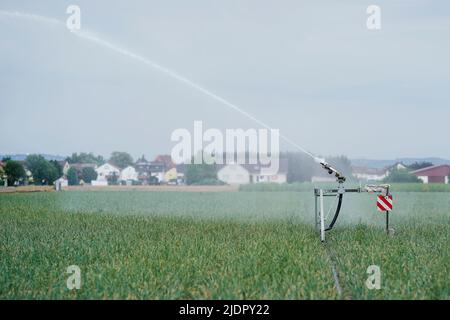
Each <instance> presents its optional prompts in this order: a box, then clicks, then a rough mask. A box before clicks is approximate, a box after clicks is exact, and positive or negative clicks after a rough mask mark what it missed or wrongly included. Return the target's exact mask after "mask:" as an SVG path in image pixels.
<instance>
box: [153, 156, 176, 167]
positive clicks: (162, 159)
mask: <svg viewBox="0 0 450 320" xmlns="http://www.w3.org/2000/svg"><path fill="white" fill-rule="evenodd" d="M153 162H156V163H164V168H165V170H166V171H168V170H170V169H172V168H175V163H173V161H172V157H171V156H170V155H168V154H163V155H158V156H156V158H155V160H153Z"/></svg>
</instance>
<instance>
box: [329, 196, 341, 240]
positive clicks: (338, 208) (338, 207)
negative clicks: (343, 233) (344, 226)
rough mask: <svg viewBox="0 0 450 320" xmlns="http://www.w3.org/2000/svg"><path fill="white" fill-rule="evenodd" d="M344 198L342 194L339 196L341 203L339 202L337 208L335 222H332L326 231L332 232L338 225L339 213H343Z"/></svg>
mask: <svg viewBox="0 0 450 320" xmlns="http://www.w3.org/2000/svg"><path fill="white" fill-rule="evenodd" d="M343 197H344V195H343V194H342V193H341V194H340V195H339V202H338V205H337V208H336V213H335V214H334V218H333V221H331V224H330V226H329V227H328V229H326V230H325V231H330V230H331V229H333V227H334V225H335V224H336V221H337V218H338V217H339V213H340V212H341V206H342V198H343Z"/></svg>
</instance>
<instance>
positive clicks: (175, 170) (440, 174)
mask: <svg viewBox="0 0 450 320" xmlns="http://www.w3.org/2000/svg"><path fill="white" fill-rule="evenodd" d="M0 157H1V158H0V159H1V161H0V186H1V188H7V187H17V186H23V185H53V186H55V187H56V188H57V189H58V188H62V187H67V186H83V185H90V186H92V187H96V186H103V187H104V186H111V185H124V186H139V185H144V186H145V185H245V184H259V183H274V184H286V183H297V182H312V183H317V182H332V181H334V178H333V177H332V176H328V175H326V173H324V172H323V170H320V168H319V167H318V166H317V165H316V164H315V163H314V162H313V161H312V160H311V159H309V158H308V157H306V156H304V155H302V154H300V153H291V152H285V153H281V155H280V161H279V170H278V172H277V173H275V174H273V173H267V170H263V169H264V168H265V166H264V165H261V164H236V163H226V161H225V162H224V164H220V165H219V164H213V165H208V164H175V163H174V162H173V161H172V158H171V156H170V155H158V156H156V157H155V158H154V159H152V160H148V159H146V158H145V156H142V157H140V158H138V159H136V160H134V159H133V157H132V156H131V155H130V154H128V153H126V152H113V153H112V154H111V156H110V158H109V159H104V158H103V157H102V156H96V155H94V154H93V153H83V152H82V153H73V154H72V155H71V156H70V157H65V158H64V157H58V156H51V155H38V154H33V155H2V156H0ZM224 158H225V157H224ZM327 161H328V162H329V163H330V164H332V165H333V166H335V167H337V168H339V169H340V170H341V171H342V173H343V174H345V175H346V176H347V177H350V179H351V180H353V181H355V182H366V183H367V182H368V183H370V182H374V183H375V182H376V183H379V182H386V183H424V184H428V183H441V184H448V183H449V176H450V165H449V164H448V161H446V160H443V159H439V158H434V159H432V158H430V159H404V160H397V161H394V160H393V161H380V160H378V161H377V160H349V159H348V158H347V157H345V156H338V157H328V158H327ZM432 161H433V162H432Z"/></svg>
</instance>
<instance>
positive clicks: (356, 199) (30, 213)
mask: <svg viewBox="0 0 450 320" xmlns="http://www.w3.org/2000/svg"><path fill="white" fill-rule="evenodd" d="M394 196H395V205H396V208H395V211H394V212H393V213H392V224H393V226H394V228H395V229H396V232H395V235H394V236H387V235H386V234H385V233H384V230H383V227H384V217H383V215H382V214H381V213H378V212H377V211H376V209H375V197H374V196H373V195H365V194H364V195H349V197H348V199H346V200H347V201H346V202H345V203H344V208H343V212H342V219H341V220H339V222H338V226H337V228H336V229H335V230H334V231H333V233H332V234H330V236H329V238H328V243H327V248H329V249H331V250H332V251H333V252H334V253H335V256H336V267H337V270H338V272H339V276H340V284H341V286H342V289H343V293H342V295H339V294H338V292H337V291H336V288H335V283H334V280H333V277H332V271H331V263H330V259H329V256H328V253H327V252H328V250H327V248H326V247H325V246H324V245H322V244H321V243H320V242H319V240H318V236H317V234H316V233H315V231H314V228H313V196H312V192H294V191H281V192H230V193H191V192H145V191H133V192H128V191H110V192H108V191H105V192H103V191H95V192H83V191H65V192H59V193H56V192H54V193H32V194H0V259H1V260H0V298H1V299H11V298H12V299H18V298H19V299H31V298H39V299H41V298H42V299H44V298H52V299H53V298H58V299H65V298H70V299H71V298H78V299H88V298H100V299H119V298H125V299H126V298H129V299H349V298H352V299H367V298H368V299H413V298H414V299H449V298H450V270H449V262H450V251H449V244H450V241H449V234H450V223H449V222H450V193H445V192H436V193H427V192H397V193H395V194H394ZM70 265H77V266H79V267H80V268H81V273H82V286H81V289H80V290H73V291H70V290H68V289H67V287H66V280H67V277H68V276H69V275H68V274H66V268H67V267H68V266H70ZM370 265H378V266H380V268H381V272H382V287H381V290H375V291H371V290H368V289H367V288H366V286H365V281H366V279H367V276H368V275H367V274H366V269H367V267H368V266H370Z"/></svg>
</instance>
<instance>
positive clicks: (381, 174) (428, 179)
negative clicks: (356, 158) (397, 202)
mask: <svg viewBox="0 0 450 320" xmlns="http://www.w3.org/2000/svg"><path fill="white" fill-rule="evenodd" d="M352 169H353V176H354V177H355V178H356V179H358V180H363V181H383V180H384V179H385V178H387V177H388V176H389V175H390V173H391V172H392V170H394V169H397V170H407V167H406V166H405V165H404V164H402V163H397V164H395V165H394V166H390V167H386V168H381V169H379V168H367V167H353V168H352ZM410 173H411V174H413V175H415V176H416V177H418V178H419V179H420V180H422V182H423V183H425V184H428V183H445V184H448V183H449V175H450V165H446V164H443V165H435V166H430V167H426V168H422V169H419V170H415V171H410Z"/></svg>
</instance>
